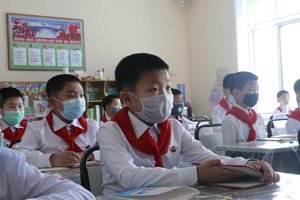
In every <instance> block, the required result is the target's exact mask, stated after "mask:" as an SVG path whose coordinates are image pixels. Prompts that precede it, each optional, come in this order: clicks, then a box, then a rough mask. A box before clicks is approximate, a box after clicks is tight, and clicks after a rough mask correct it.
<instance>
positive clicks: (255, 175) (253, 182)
mask: <svg viewBox="0 0 300 200" xmlns="http://www.w3.org/2000/svg"><path fill="white" fill-rule="evenodd" d="M221 167H222V168H224V169H229V170H235V171H240V172H244V173H246V174H247V175H249V177H247V178H241V179H238V180H233V181H230V182H224V183H210V184H208V185H211V186H218V187H225V188H232V189H247V188H253V187H258V186H262V185H267V184H268V183H267V182H261V181H260V178H261V177H262V175H263V173H262V172H261V171H259V170H257V169H255V168H252V167H250V166H247V165H221Z"/></svg>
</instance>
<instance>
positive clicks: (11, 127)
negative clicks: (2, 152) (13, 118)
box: [0, 120, 23, 147]
mask: <svg viewBox="0 0 300 200" xmlns="http://www.w3.org/2000/svg"><path fill="white" fill-rule="evenodd" d="M0 127H1V130H2V131H3V130H5V129H6V128H10V130H11V131H12V132H13V133H14V132H15V131H16V129H17V128H23V127H22V126H21V125H20V124H16V125H14V126H9V125H8V124H7V123H5V121H3V120H2V121H1V126H0ZM3 139H4V140H3V146H4V147H8V146H9V145H10V140H7V139H5V138H3Z"/></svg>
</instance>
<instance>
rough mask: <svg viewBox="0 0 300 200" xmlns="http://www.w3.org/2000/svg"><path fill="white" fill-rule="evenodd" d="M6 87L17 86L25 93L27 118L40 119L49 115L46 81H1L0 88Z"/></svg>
mask: <svg viewBox="0 0 300 200" xmlns="http://www.w3.org/2000/svg"><path fill="white" fill-rule="evenodd" d="M4 87H13V88H17V89H18V90H20V91H21V93H22V94H23V95H24V106H25V108H24V110H25V117H24V118H25V119H26V120H28V121H33V120H38V119H40V118H43V117H45V116H46V115H47V113H48V111H49V108H48V102H47V93H46V82H0V89H2V88H4Z"/></svg>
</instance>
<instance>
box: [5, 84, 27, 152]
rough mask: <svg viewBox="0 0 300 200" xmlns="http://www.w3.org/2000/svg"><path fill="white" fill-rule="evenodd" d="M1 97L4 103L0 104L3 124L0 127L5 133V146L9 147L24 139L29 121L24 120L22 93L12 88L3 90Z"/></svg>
mask: <svg viewBox="0 0 300 200" xmlns="http://www.w3.org/2000/svg"><path fill="white" fill-rule="evenodd" d="M0 95H1V96H2V98H3V101H1V103H0V108H1V115H2V117H3V118H2V122H1V124H0V127H1V129H2V132H3V133H4V146H6V147H8V146H9V145H10V144H11V143H14V142H16V141H18V140H20V139H22V137H23V134H24V132H25V129H26V126H27V121H26V120H24V102H23V95H22V93H21V92H20V91H19V90H18V89H16V88H12V87H8V88H2V89H1V90H0Z"/></svg>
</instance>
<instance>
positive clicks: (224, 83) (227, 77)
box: [223, 73, 234, 89]
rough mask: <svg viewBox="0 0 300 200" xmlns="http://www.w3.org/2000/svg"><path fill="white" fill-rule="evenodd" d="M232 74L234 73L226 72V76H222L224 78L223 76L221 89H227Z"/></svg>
mask: <svg viewBox="0 0 300 200" xmlns="http://www.w3.org/2000/svg"><path fill="white" fill-rule="evenodd" d="M233 75H234V73H230V74H227V75H226V76H224V78H223V89H229V87H230V79H231V78H232V76H233Z"/></svg>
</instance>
